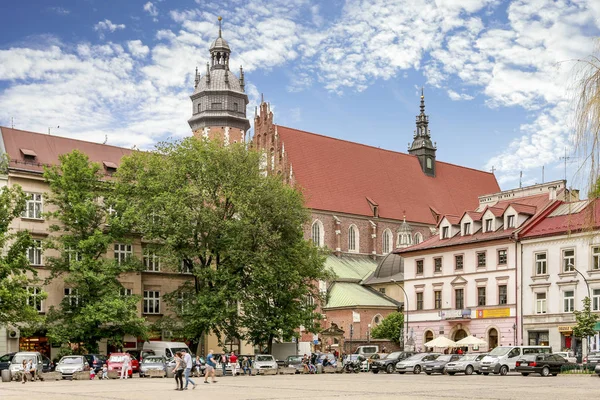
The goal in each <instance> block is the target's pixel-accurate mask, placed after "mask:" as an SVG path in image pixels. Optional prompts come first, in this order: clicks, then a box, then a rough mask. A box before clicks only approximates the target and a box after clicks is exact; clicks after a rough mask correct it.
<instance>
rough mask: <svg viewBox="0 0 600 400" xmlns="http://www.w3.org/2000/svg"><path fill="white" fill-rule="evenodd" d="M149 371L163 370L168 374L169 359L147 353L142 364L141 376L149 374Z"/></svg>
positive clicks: (164, 374) (163, 372)
mask: <svg viewBox="0 0 600 400" xmlns="http://www.w3.org/2000/svg"><path fill="white" fill-rule="evenodd" d="M148 371H161V372H162V374H163V376H166V375H167V359H166V358H165V357H164V356H151V355H146V357H145V358H144V360H143V361H142V364H141V365H140V378H143V377H146V376H148Z"/></svg>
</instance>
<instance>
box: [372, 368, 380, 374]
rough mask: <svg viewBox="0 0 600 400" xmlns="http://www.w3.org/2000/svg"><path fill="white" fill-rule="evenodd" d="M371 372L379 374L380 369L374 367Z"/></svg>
mask: <svg viewBox="0 0 600 400" xmlns="http://www.w3.org/2000/svg"><path fill="white" fill-rule="evenodd" d="M371 372H372V373H374V374H378V373H379V370H378V369H372V370H371Z"/></svg>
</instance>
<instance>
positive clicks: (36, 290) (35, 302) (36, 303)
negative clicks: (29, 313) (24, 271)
mask: <svg viewBox="0 0 600 400" xmlns="http://www.w3.org/2000/svg"><path fill="white" fill-rule="evenodd" d="M27 291H28V292H29V296H28V297H27V305H30V306H32V307H33V308H34V309H35V310H36V311H37V312H42V310H43V308H42V303H43V300H42V288H40V287H37V286H29V287H28V288H27Z"/></svg>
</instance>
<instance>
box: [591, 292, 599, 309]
mask: <svg viewBox="0 0 600 400" xmlns="http://www.w3.org/2000/svg"><path fill="white" fill-rule="evenodd" d="M592 310H593V311H600V289H594V290H593V291H592Z"/></svg>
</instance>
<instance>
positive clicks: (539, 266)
mask: <svg viewBox="0 0 600 400" xmlns="http://www.w3.org/2000/svg"><path fill="white" fill-rule="evenodd" d="M535 274H536V275H547V274H548V264H547V255H546V253H537V254H536V255H535Z"/></svg>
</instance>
